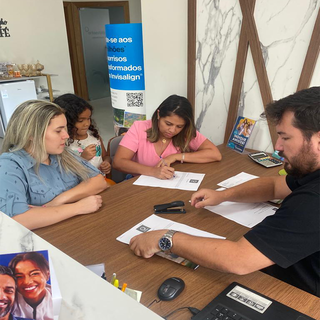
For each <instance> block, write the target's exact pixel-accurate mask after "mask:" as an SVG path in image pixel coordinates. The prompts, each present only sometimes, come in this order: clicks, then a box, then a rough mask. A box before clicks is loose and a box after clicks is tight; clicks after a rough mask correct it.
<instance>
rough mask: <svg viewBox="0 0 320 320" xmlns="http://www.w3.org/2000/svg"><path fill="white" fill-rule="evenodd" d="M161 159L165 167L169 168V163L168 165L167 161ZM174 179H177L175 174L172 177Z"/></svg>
mask: <svg viewBox="0 0 320 320" xmlns="http://www.w3.org/2000/svg"><path fill="white" fill-rule="evenodd" d="M160 159H161V161H162V162H163V163H164V166H165V167H169V166H168V165H167V163H166V161H165V160H164V159H163V158H162V156H160ZM172 177H173V178H175V177H176V175H175V174H173V176H172Z"/></svg>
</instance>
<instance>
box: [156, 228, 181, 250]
mask: <svg viewBox="0 0 320 320" xmlns="http://www.w3.org/2000/svg"><path fill="white" fill-rule="evenodd" d="M176 232H177V231H175V230H169V231H168V232H167V233H165V234H164V235H163V236H162V237H161V238H160V240H159V248H160V249H161V251H168V250H170V249H171V248H172V246H173V243H172V237H173V235H174V234H175V233H176Z"/></svg>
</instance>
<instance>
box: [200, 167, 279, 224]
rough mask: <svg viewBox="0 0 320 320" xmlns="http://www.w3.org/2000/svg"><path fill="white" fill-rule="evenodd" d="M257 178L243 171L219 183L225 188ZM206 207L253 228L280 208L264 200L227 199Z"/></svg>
mask: <svg viewBox="0 0 320 320" xmlns="http://www.w3.org/2000/svg"><path fill="white" fill-rule="evenodd" d="M256 178H258V177H257V176H254V175H252V174H248V173H245V172H241V173H239V174H237V175H236V176H233V177H231V178H228V179H226V180H224V181H222V182H220V183H218V186H221V187H223V188H231V187H234V186H237V185H240V184H242V183H244V182H246V181H249V180H252V179H256ZM218 190H219V189H218ZM277 201H279V200H273V201H272V202H275V203H277ZM205 209H207V210H209V211H211V212H214V213H216V214H219V215H221V216H223V217H225V218H227V219H229V220H232V221H235V222H237V223H239V224H241V225H243V226H245V227H248V228H252V227H254V226H255V225H257V224H258V223H260V222H261V221H262V220H264V219H265V218H266V217H267V216H271V215H273V214H275V212H276V211H277V209H278V208H277V207H274V206H272V205H270V204H267V203H264V202H258V203H241V202H231V201H225V202H222V203H220V204H219V205H217V206H206V207H205Z"/></svg>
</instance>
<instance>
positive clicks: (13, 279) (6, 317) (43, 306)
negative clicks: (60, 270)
mask: <svg viewBox="0 0 320 320" xmlns="http://www.w3.org/2000/svg"><path fill="white" fill-rule="evenodd" d="M53 317H54V314H53V301H52V293H51V285H50V268H49V262H48V252H47V251H41V252H24V253H18V254H17V253H15V254H5V255H0V320H23V319H34V320H53Z"/></svg>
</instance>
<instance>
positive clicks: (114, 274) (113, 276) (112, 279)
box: [110, 272, 117, 284]
mask: <svg viewBox="0 0 320 320" xmlns="http://www.w3.org/2000/svg"><path fill="white" fill-rule="evenodd" d="M116 277H117V274H116V273H115V272H114V273H113V274H112V278H111V280H110V283H111V284H114V280H116Z"/></svg>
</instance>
